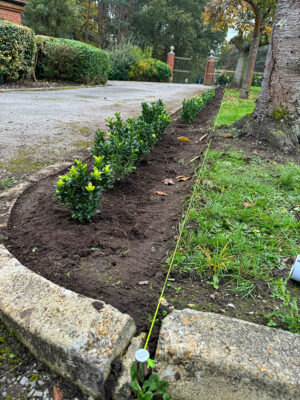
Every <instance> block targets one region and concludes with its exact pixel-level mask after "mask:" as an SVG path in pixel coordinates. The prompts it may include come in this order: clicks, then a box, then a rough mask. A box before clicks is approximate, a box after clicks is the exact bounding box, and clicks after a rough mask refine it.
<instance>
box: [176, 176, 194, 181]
mask: <svg viewBox="0 0 300 400" xmlns="http://www.w3.org/2000/svg"><path fill="white" fill-rule="evenodd" d="M176 179H178V180H179V182H181V181H183V182H186V181H189V180H190V179H193V177H192V176H176Z"/></svg>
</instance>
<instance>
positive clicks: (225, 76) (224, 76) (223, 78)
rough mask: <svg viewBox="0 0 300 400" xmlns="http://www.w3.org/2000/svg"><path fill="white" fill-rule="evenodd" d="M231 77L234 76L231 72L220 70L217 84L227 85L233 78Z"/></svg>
mask: <svg viewBox="0 0 300 400" xmlns="http://www.w3.org/2000/svg"><path fill="white" fill-rule="evenodd" d="M233 77H234V73H233V72H222V73H221V74H220V75H219V76H218V77H217V85H220V86H228V84H229V83H230V82H231V81H232V80H233Z"/></svg>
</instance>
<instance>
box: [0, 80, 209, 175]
mask: <svg viewBox="0 0 300 400" xmlns="http://www.w3.org/2000/svg"><path fill="white" fill-rule="evenodd" d="M205 89H207V87H205V86H203V85H196V84H195V85H186V84H173V83H172V84H171V83H152V82H127V81H126V82H125V81H109V82H108V84H107V85H105V86H98V87H93V88H75V89H56V90H38V91H35V90H28V91H17V90H15V91H13V90H9V91H1V93H0V182H1V180H2V181H3V179H5V178H7V177H10V176H16V177H18V178H19V177H20V176H22V175H26V174H29V173H31V172H33V171H35V170H37V169H39V168H42V167H43V166H46V165H49V164H51V163H53V162H56V161H62V160H69V159H71V158H72V157H73V156H75V155H77V154H78V153H79V152H80V150H82V149H85V148H86V147H88V146H90V145H91V143H92V140H93V137H94V134H95V131H96V130H97V128H100V129H105V126H106V122H105V119H106V118H107V117H110V116H113V114H114V113H115V112H120V113H121V116H122V117H123V118H124V119H126V118H128V117H129V116H130V115H132V116H134V117H136V116H138V115H139V114H140V112H141V102H143V101H147V102H150V101H151V100H157V99H161V100H162V101H163V102H164V104H165V106H166V108H167V110H168V112H170V113H173V112H175V111H176V110H178V109H179V108H180V106H181V104H182V100H183V99H184V98H190V97H192V96H194V95H196V94H198V93H199V92H200V91H203V90H205Z"/></svg>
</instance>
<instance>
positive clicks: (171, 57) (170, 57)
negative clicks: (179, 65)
mask: <svg viewBox="0 0 300 400" xmlns="http://www.w3.org/2000/svg"><path fill="white" fill-rule="evenodd" d="M167 64H168V66H169V67H170V68H171V71H172V74H173V72H174V64H175V53H174V46H171V47H170V52H169V53H168V58H167ZM172 80H173V77H171V78H170V82H172Z"/></svg>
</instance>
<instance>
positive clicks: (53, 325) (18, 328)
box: [0, 245, 136, 400]
mask: <svg viewBox="0 0 300 400" xmlns="http://www.w3.org/2000/svg"><path fill="white" fill-rule="evenodd" d="M94 302H95V300H93V299H90V298H87V297H84V296H81V295H79V294H77V293H74V292H71V291H70V290H66V289H64V288H62V287H60V286H57V285H55V284H54V283H52V282H50V281H48V280H46V279H45V278H43V277H41V276H39V275H37V274H35V273H33V272H31V271H30V270H28V269H27V268H26V267H24V266H23V265H22V264H20V263H19V262H18V261H17V260H16V259H15V258H13V256H12V255H11V254H10V253H9V252H8V250H6V249H5V247H4V246H3V245H0V316H1V319H3V321H4V323H5V324H6V325H7V326H8V327H10V328H11V329H12V330H13V331H14V332H15V334H16V336H17V338H18V339H19V340H20V341H21V342H22V343H24V344H25V345H26V346H27V347H28V348H29V350H30V351H31V352H32V353H33V354H34V355H35V356H36V357H37V358H38V359H39V360H41V361H43V362H44V363H45V364H46V365H48V366H49V367H50V368H52V369H53V370H54V371H56V372H57V373H59V374H60V375H62V376H64V377H67V378H69V379H70V380H71V381H72V382H73V383H75V384H76V385H77V386H79V387H80V388H81V389H82V390H83V392H85V393H87V394H90V395H92V396H93V397H94V398H99V399H103V400H104V399H105V394H104V383H105V380H106V379H107V377H108V375H109V373H110V368H111V363H112V362H113V360H114V359H115V358H117V357H119V356H120V355H122V354H123V353H124V352H125V350H126V348H127V346H128V344H129V343H130V341H131V339H132V337H133V335H134V333H135V331H136V327H135V324H134V321H133V319H132V318H131V317H130V316H129V315H126V314H122V313H121V312H119V311H118V310H116V309H115V308H113V307H112V306H110V305H107V304H105V303H103V302H99V301H97V302H96V303H97V305H98V306H100V307H97V308H98V309H99V311H97V309H96V308H95V307H94V306H93V303H94Z"/></svg>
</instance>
